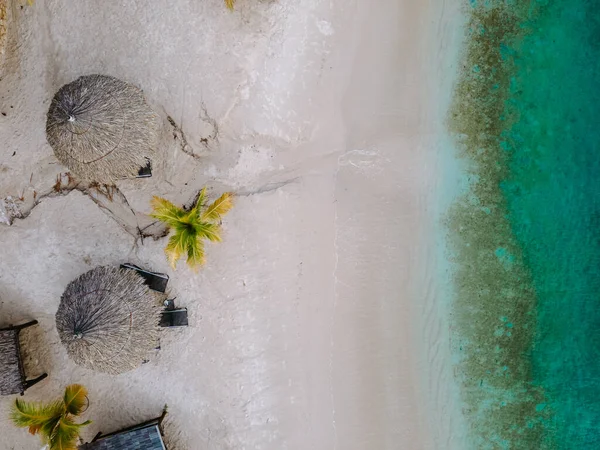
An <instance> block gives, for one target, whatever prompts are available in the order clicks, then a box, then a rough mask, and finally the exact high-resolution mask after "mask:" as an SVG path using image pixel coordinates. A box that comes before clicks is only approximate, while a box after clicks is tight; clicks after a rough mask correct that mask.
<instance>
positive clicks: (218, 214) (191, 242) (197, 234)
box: [150, 188, 233, 269]
mask: <svg viewBox="0 0 600 450" xmlns="http://www.w3.org/2000/svg"><path fill="white" fill-rule="evenodd" d="M205 202H206V188H204V189H202V190H201V191H200V194H199V195H198V200H197V201H196V205H195V206H194V207H193V208H192V209H190V210H189V211H188V210H186V209H184V208H179V207H178V206H176V205H174V204H173V203H171V202H170V201H168V200H165V199H164V198H160V197H154V198H153V199H152V208H153V209H154V211H153V212H152V214H150V215H151V216H152V217H154V218H155V219H158V220H160V221H161V222H164V223H166V224H167V226H168V227H169V228H171V229H172V230H173V233H172V235H171V237H170V238H169V243H168V244H167V246H166V247H165V253H166V255H167V259H168V260H169V263H170V264H171V267H173V268H175V265H176V264H177V261H178V260H179V258H181V256H182V255H187V263H188V265H189V266H190V267H191V268H192V269H195V268H197V267H198V266H200V265H202V264H204V262H205V258H204V242H203V240H204V239H208V240H209V241H212V242H221V226H220V224H221V218H222V216H223V215H225V214H226V213H227V212H228V211H229V210H230V209H231V207H232V206H233V194H232V193H231V192H225V193H224V194H223V195H221V196H220V197H219V198H218V199H216V200H215V201H214V202H213V203H211V204H210V205H208V206H205Z"/></svg>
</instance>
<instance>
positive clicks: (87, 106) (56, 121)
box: [46, 75, 160, 184]
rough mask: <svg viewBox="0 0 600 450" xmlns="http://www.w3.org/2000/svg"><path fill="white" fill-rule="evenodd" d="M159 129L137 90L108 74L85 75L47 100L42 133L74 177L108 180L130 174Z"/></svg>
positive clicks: (144, 161) (149, 152)
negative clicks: (44, 130)
mask: <svg viewBox="0 0 600 450" xmlns="http://www.w3.org/2000/svg"><path fill="white" fill-rule="evenodd" d="M159 128H160V122H159V118H158V116H157V115H156V114H155V113H154V111H152V109H151V108H150V107H149V106H148V104H147V103H146V100H145V99H144V95H143V94H142V91H141V90H140V89H138V88H137V87H135V86H132V85H131V84H128V83H125V82H124V81H121V80H119V79H117V78H114V77H109V76H106V75H86V76H82V77H79V78H78V79H77V80H75V81H73V82H71V83H69V84H66V85H64V86H63V87H62V88H60V89H59V91H58V92H57V93H56V95H55V96H54V98H53V99H52V103H51V104H50V108H49V109H48V117H47V121H46V136H47V139H48V143H49V144H50V145H51V146H52V148H53V150H54V154H55V155H56V157H57V158H58V159H59V161H60V162H61V163H63V164H64V165H65V166H67V167H68V168H69V170H70V171H71V172H73V174H74V175H75V176H77V177H78V178H80V179H82V180H85V181H96V182H99V183H103V184H112V183H114V182H115V181H116V180H118V179H121V178H131V177H135V176H136V175H137V173H138V171H139V169H140V168H141V167H144V166H146V164H147V162H148V159H150V160H151V159H152V156H153V155H154V152H155V149H156V146H157V144H158V137H159Z"/></svg>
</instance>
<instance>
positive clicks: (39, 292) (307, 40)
mask: <svg viewBox="0 0 600 450" xmlns="http://www.w3.org/2000/svg"><path fill="white" fill-rule="evenodd" d="M2 1H3V0H0V2H2ZM455 3H458V2H450V1H448V2H445V1H443V0H424V1H416V0H378V1H377V2H374V1H367V0H351V1H342V0H295V1H292V0H277V1H275V0H273V1H267V0H238V1H237V4H236V9H235V11H234V12H233V13H232V12H229V11H228V10H227V9H226V8H225V6H224V5H223V2H222V0H180V1H171V2H167V1H163V0H160V1H159V0H157V1H153V2H147V1H142V0H128V1H125V0H121V1H117V0H106V1H102V2H98V1H95V0H77V1H67V0H36V2H35V4H34V5H33V6H27V5H26V2H25V1H23V2H19V1H18V0H8V5H9V7H8V14H7V23H6V29H7V34H6V36H7V40H6V47H5V53H4V56H3V62H2V66H1V67H0V112H1V113H2V116H0V200H1V199H4V201H3V202H2V203H1V205H3V206H2V207H3V208H4V210H5V211H4V217H5V220H6V218H7V216H9V215H10V208H13V215H15V214H17V215H18V213H19V212H20V213H21V214H22V215H24V216H27V217H25V218H22V219H21V218H15V219H14V220H12V224H11V225H8V224H7V223H4V224H0V249H1V250H0V255H1V256H0V327H1V326H3V325H7V324H9V323H20V322H21V321H25V320H28V319H37V320H39V322H40V325H39V327H37V328H33V329H32V330H31V331H29V330H28V331H25V332H23V348H24V351H25V352H26V355H27V357H26V371H27V373H28V374H30V375H36V374H39V373H41V372H43V371H46V372H48V374H49V377H48V378H47V379H46V380H44V381H43V382H41V383H40V384H38V385H37V386H35V387H33V388H31V389H30V390H28V391H27V393H26V395H25V397H24V398H25V399H29V400H38V399H48V398H54V397H56V396H58V395H60V393H61V392H62V389H63V388H64V386H66V385H67V384H70V383H81V384H84V385H85V386H86V387H87V388H88V389H89V392H90V394H89V397H90V407H89V409H88V410H87V411H86V413H85V418H89V419H91V420H93V424H92V425H90V426H89V427H88V428H86V429H85V431H84V436H83V437H84V438H85V439H88V440H89V439H91V438H92V437H93V436H94V435H95V434H96V433H97V432H98V431H99V430H102V431H103V432H110V431H114V430H116V429H119V428H123V427H125V426H129V425H132V424H135V423H137V422H142V421H144V420H147V419H150V418H153V417H156V416H158V415H160V412H161V410H162V408H163V405H165V404H168V406H169V415H168V416H167V420H166V422H165V427H164V428H165V429H164V431H165V440H166V443H167V445H168V448H169V449H170V450H177V449H181V450H185V449H189V450H217V449H218V450H225V449H232V450H233V449H236V450H237V449H247V450H249V449H261V450H284V449H289V450H309V449H315V450H321V449H322V450H336V449H339V450H342V449H343V450H397V449H403V450H429V449H440V450H453V449H457V450H462V449H463V448H464V447H461V444H460V439H461V435H462V432H461V426H460V423H461V419H460V410H459V408H458V407H457V402H456V401H455V394H454V391H453V388H452V376H451V368H450V357H449V342H448V330H447V323H446V317H445V311H444V309H443V307H440V306H439V305H440V304H441V301H440V298H441V297H442V292H441V289H442V288H441V285H440V284H438V282H437V281H436V277H437V273H438V272H439V267H438V265H437V263H436V256H435V255H436V248H435V238H434V236H433V234H434V232H435V222H436V220H437V219H438V217H437V215H438V214H439V208H438V207H436V206H435V205H436V204H437V203H436V202H437V201H438V200H437V199H438V197H439V196H440V195H441V194H442V191H443V185H442V178H443V177H442V176H441V175H440V174H441V172H442V171H443V168H442V167H441V162H440V160H439V159H438V156H439V153H440V151H441V150H440V148H439V145H438V144H437V135H438V133H439V132H440V129H441V128H442V126H443V124H442V119H443V114H442V113H441V112H440V111H442V110H443V108H444V106H443V105H444V104H445V103H444V102H446V101H447V96H448V95H447V93H446V94H444V89H446V90H447V89H449V87H448V86H447V85H444V84H443V83H441V82H440V80H441V79H442V78H444V76H450V75H445V74H446V71H448V70H451V64H450V62H449V61H450V59H451V57H452V55H453V53H452V48H451V47H452V45H455V43H456V39H457V35H458V34H459V30H458V29H457V28H456V25H457V20H458V19H456V15H457V14H458V13H457V9H458V5H456V4H455ZM21 4H23V5H24V7H23V8H21ZM92 73H102V74H109V75H113V76H116V77H118V78H120V79H122V80H125V81H127V82H130V83H132V84H135V85H136V86H139V87H140V88H142V89H143V91H144V93H145V95H146V98H147V100H148V102H149V103H150V104H151V105H152V107H153V108H154V109H155V110H156V112H157V113H159V114H160V115H161V118H162V120H163V123H164V129H163V140H162V143H161V149H160V156H159V159H158V161H156V162H155V164H154V169H153V176H152V178H148V179H137V180H126V181H122V182H119V183H118V185H117V187H118V190H119V191H118V193H117V194H115V196H114V200H113V204H112V205H109V206H108V210H107V209H106V208H102V207H99V205H98V204H97V203H95V202H93V201H92V199H91V198H90V196H89V195H86V194H85V193H82V192H79V191H78V190H73V191H72V192H70V193H65V192H63V193H62V194H58V193H52V192H53V191H52V189H53V188H52V187H53V186H54V185H55V183H56V180H57V177H61V173H64V172H65V171H66V169H65V168H64V167H63V166H61V165H60V164H59V163H58V161H57V160H56V159H55V157H54V155H53V152H52V149H51V148H50V146H49V145H48V144H47V142H46V138H45V117H46V112H47V109H48V106H49V103H50V100H51V99H52V96H53V95H54V93H55V92H56V91H57V90H58V88H60V87H61V86H62V85H63V84H65V83H68V82H70V81H72V80H74V79H75V78H77V77H78V76H80V75H84V74H92ZM441 98H444V99H443V100H440V99H441ZM168 117H170V118H171V120H172V122H170V121H169V119H168ZM62 179H63V180H64V179H65V177H64V176H63V177H62ZM204 185H207V186H209V188H210V194H211V196H212V197H213V198H214V197H216V196H217V195H219V194H220V193H222V192H224V191H232V192H235V193H236V195H237V198H236V206H235V207H234V209H233V210H232V212H231V213H229V214H228V215H227V216H226V218H225V220H224V239H223V242H222V243H220V244H216V245H210V246H209V247H208V255H207V260H208V262H207V264H206V266H205V267H204V268H202V269H201V270H200V271H199V272H198V273H194V272H192V271H190V270H189V269H188V268H187V267H186V265H185V264H184V261H181V262H180V263H179V266H178V268H177V270H175V271H173V270H171V269H170V268H169V266H168V263H167V261H166V259H165V256H164V253H163V248H164V246H165V245H166V239H164V238H163V239H159V240H154V239H152V237H148V238H146V239H144V240H143V242H141V241H140V240H139V239H138V240H136V239H135V236H134V235H135V233H136V231H137V229H138V228H141V227H144V226H146V225H148V224H149V223H150V219H149V218H148V217H147V216H146V214H148V213H149V212H150V205H149V202H150V199H151V197H152V195H160V196H163V197H165V198H167V199H169V200H171V201H173V202H175V203H178V204H183V203H186V202H188V201H189V200H190V199H191V198H193V196H194V195H195V193H196V192H197V191H198V190H199V189H200V188H202V187H203V186H204ZM125 199H126V200H125ZM102 202H103V203H102ZM101 203H102V205H103V206H106V205H107V202H106V201H105V200H104V201H101ZM34 204H35V206H34ZM7 208H8V211H6V209H7ZM15 208H16V213H15V212H14V211H15ZM1 211H2V209H0V212H1ZM0 216H2V214H0ZM123 262H132V263H134V264H137V265H139V266H142V267H145V268H148V269H151V270H154V271H157V272H164V273H167V274H168V275H169V276H170V281H169V289H170V294H171V295H172V296H176V301H177V304H178V305H180V306H185V307H187V308H188V310H189V318H190V326H189V327H187V328H182V329H165V330H163V331H162V337H161V349H160V350H157V351H156V352H154V353H152V354H151V355H149V359H150V362H148V363H147V364H144V365H142V366H141V367H140V368H139V369H137V370H135V371H132V372H129V373H125V374H122V375H118V376H109V375H103V374H99V373H94V372H92V371H89V370H87V369H84V368H80V367H78V366H76V365H75V364H74V363H72V362H71V361H70V360H69V359H68V357H67V354H66V351H65V349H64V348H63V347H62V345H61V343H60V341H59V338H58V334H57V332H56V329H55V322H54V314H55V312H56V309H57V307H58V303H59V301H60V296H61V294H62V292H63V291H64V289H65V287H66V285H67V284H68V283H69V282H70V281H71V280H73V279H74V278H76V277H77V276H79V275H80V274H82V273H84V272H86V271H88V270H90V269H91V268H93V267H96V266H99V265H118V264H120V263H123ZM13 401H14V397H2V398H0V414H1V416H0V436H2V439H1V441H0V448H2V449H15V450H17V449H18V450H21V449H23V450H25V449H36V448H39V447H40V446H39V445H38V444H39V440H38V438H37V437H36V436H30V435H29V434H28V433H27V432H26V430H21V429H16V428H14V427H13V426H12V424H11V423H10V422H9V420H8V418H7V411H8V408H9V406H10V405H11V404H12V402H13Z"/></svg>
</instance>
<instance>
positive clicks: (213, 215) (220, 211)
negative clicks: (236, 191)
mask: <svg viewBox="0 0 600 450" xmlns="http://www.w3.org/2000/svg"><path fill="white" fill-rule="evenodd" d="M231 208H233V194H232V193H231V192H225V193H224V194H223V195H221V196H220V197H219V198H218V199H216V200H215V201H214V202H213V203H212V205H210V206H209V207H208V208H206V209H205V210H204V212H203V213H202V215H201V216H200V217H201V219H202V220H210V221H219V220H221V216H224V215H225V214H227V213H228V212H229V210H230V209H231Z"/></svg>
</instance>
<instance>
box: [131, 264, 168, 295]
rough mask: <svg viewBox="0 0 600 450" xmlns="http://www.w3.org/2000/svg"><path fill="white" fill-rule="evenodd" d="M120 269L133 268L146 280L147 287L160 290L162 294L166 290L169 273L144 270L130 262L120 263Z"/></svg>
mask: <svg viewBox="0 0 600 450" xmlns="http://www.w3.org/2000/svg"><path fill="white" fill-rule="evenodd" d="M121 269H130V270H135V271H136V272H137V273H139V274H140V275H141V276H142V277H143V278H144V280H146V284H147V285H148V287H149V288H150V289H152V290H154V291H157V292H162V293H163V294H164V293H165V291H166V290H167V284H168V283H169V275H167V274H165V273H158V272H150V271H149V270H144V269H142V268H141V267H138V266H136V265H135V264H130V263H125V264H121Z"/></svg>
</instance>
